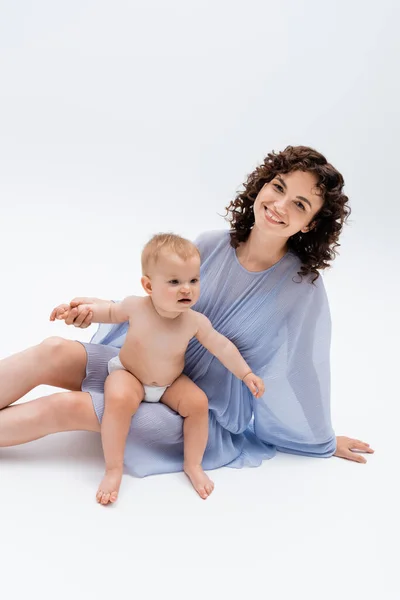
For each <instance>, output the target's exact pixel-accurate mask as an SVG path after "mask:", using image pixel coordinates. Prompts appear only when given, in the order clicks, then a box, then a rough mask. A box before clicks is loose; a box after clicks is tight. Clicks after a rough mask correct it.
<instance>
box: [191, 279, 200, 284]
mask: <svg viewBox="0 0 400 600" xmlns="http://www.w3.org/2000/svg"><path fill="white" fill-rule="evenodd" d="M198 281H199V280H198V279H192V281H191V282H190V283H197V282H198Z"/></svg>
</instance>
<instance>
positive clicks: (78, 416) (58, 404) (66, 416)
mask: <svg viewBox="0 0 400 600" xmlns="http://www.w3.org/2000/svg"><path fill="white" fill-rule="evenodd" d="M47 400H48V402H47V405H46V408H45V409H44V412H45V413H46V415H47V417H48V418H49V419H51V420H52V421H53V422H54V424H55V426H56V431H74V430H86V431H100V423H99V421H98V419H97V416H96V413H95V411H94V408H93V403H92V399H91V398H90V395H89V394H88V393H85V392H60V393H58V394H52V395H51V396H48V397H47ZM44 416H45V415H44Z"/></svg>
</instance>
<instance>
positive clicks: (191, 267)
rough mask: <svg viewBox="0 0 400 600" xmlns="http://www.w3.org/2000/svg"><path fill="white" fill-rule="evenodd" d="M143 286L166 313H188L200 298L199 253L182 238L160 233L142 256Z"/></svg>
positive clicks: (147, 245) (149, 242)
mask: <svg viewBox="0 0 400 600" xmlns="http://www.w3.org/2000/svg"><path fill="white" fill-rule="evenodd" d="M141 281H142V286H143V288H144V290H145V292H146V293H147V294H148V295H149V296H151V298H152V300H153V304H155V305H156V306H157V307H158V308H159V309H161V310H162V311H164V312H167V313H174V314H176V313H180V312H185V311H186V310H187V309H188V308H191V307H192V306H193V304H195V302H197V300H198V298H199V295H200V253H199V251H198V249H197V248H196V246H195V245H194V244H193V243H192V242H190V241H189V240H186V239H184V238H182V237H180V236H179V235H174V234H172V233H159V234H157V235H154V236H153V237H152V238H151V240H150V241H148V242H147V244H146V245H145V247H144V248H143V252H142V280H141Z"/></svg>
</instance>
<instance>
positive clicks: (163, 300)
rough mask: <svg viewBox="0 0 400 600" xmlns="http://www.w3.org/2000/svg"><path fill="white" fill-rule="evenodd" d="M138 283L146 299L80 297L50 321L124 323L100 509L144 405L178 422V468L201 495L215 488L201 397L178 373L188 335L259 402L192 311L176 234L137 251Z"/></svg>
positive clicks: (257, 391) (242, 371)
mask: <svg viewBox="0 0 400 600" xmlns="http://www.w3.org/2000/svg"><path fill="white" fill-rule="evenodd" d="M142 273H143V276H142V279H141V283H142V286H143V288H144V291H145V292H146V296H143V297H142V296H129V297H128V298H125V299H124V300H122V302H118V303H114V302H111V301H110V302H107V301H104V300H97V299H92V298H80V299H77V300H75V301H72V302H71V304H70V305H65V304H64V305H60V306H58V307H56V308H55V309H54V310H53V312H52V313H51V315H50V320H52V321H54V320H55V319H64V320H65V319H66V318H67V316H68V313H69V310H71V308H72V307H73V306H78V310H81V311H82V310H87V309H88V308H89V309H90V311H91V313H92V322H94V323H122V322H125V321H129V328H128V331H127V334H126V338H125V342H124V344H123V346H122V347H121V349H120V352H119V355H117V356H115V357H114V358H112V359H111V360H110V361H109V363H108V372H109V375H108V377H107V379H106V382H105V385H104V402H105V408H104V415H103V419H102V423H101V436H102V444H103V450H104V458H105V475H104V478H103V480H102V481H101V483H100V486H99V489H98V491H97V495H96V499H97V501H98V502H99V503H100V504H104V505H105V504H108V503H110V502H111V503H112V502H115V501H116V500H117V497H118V492H119V487H120V484H121V479H122V474H123V459H124V450H125V442H126V438H127V435H128V431H129V427H130V423H131V418H132V416H133V415H134V414H135V412H136V410H137V409H138V406H139V404H140V403H141V402H142V401H143V400H144V401H147V402H159V401H160V402H163V403H164V404H166V405H167V406H169V407H170V408H172V410H174V411H175V412H177V413H179V414H180V415H181V416H182V417H183V418H184V424H183V438H184V471H185V473H186V475H187V476H188V477H189V479H190V481H191V482H192V485H193V487H194V489H195V490H196V491H197V493H198V494H199V495H200V497H201V498H203V499H206V498H207V497H208V496H209V495H210V494H211V492H212V491H213V489H214V484H213V482H212V481H211V480H210V479H209V477H208V476H207V475H206V473H205V472H204V471H203V469H202V460H203V454H204V451H205V448H206V444H207V438H208V399H207V397H206V395H205V394H204V392H203V391H202V390H201V389H200V388H199V387H198V386H197V385H196V384H195V383H193V381H191V380H190V379H189V378H188V377H186V375H183V374H182V371H183V368H184V359H185V352H186V349H187V346H188V343H189V341H190V340H191V338H193V337H196V338H197V340H198V341H199V342H200V343H201V344H202V345H203V346H204V347H205V348H207V350H208V351H209V352H211V353H212V354H213V355H214V356H216V357H217V358H218V359H219V360H220V361H221V363H222V364H223V365H224V366H225V367H226V368H227V369H229V370H230V371H231V372H232V373H233V374H234V375H235V376H236V377H238V378H239V379H241V380H242V381H243V382H244V384H245V385H246V386H247V387H248V388H249V389H250V391H251V392H252V394H253V395H254V396H255V397H256V398H259V397H260V396H262V394H263V393H264V383H263V381H262V379H260V378H259V377H257V376H256V375H254V373H252V371H251V369H250V367H249V366H248V364H247V363H246V361H245V360H244V359H243V357H242V356H241V354H240V353H239V351H238V349H237V348H236V346H235V345H234V344H233V343H232V342H230V341H229V340H228V339H227V338H226V337H224V336H223V335H221V334H220V333H218V332H217V331H216V330H215V329H214V328H213V327H212V325H211V322H210V321H209V320H208V319H207V317H205V316H204V315H202V314H201V313H198V312H196V311H195V310H192V306H193V305H194V304H195V303H196V302H197V300H198V298H199V295H200V281H199V278H200V255H199V251H198V250H197V248H196V246H194V244H192V243H191V242H189V241H188V240H185V239H183V238H181V237H179V236H177V235H173V234H158V235H155V236H154V237H152V238H151V240H150V241H149V242H148V243H147V244H146V246H145V247H144V249H143V252H142Z"/></svg>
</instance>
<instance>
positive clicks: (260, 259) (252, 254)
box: [236, 228, 288, 271]
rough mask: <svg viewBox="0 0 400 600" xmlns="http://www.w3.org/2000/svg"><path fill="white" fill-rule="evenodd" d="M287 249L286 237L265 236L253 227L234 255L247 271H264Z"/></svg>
mask: <svg viewBox="0 0 400 600" xmlns="http://www.w3.org/2000/svg"><path fill="white" fill-rule="evenodd" d="M287 250H288V248H287V240H286V239H284V238H279V237H276V238H274V237H266V236H265V235H260V233H259V232H258V231H257V230H256V229H254V228H253V229H252V230H251V231H250V235H249V237H248V238H247V240H246V241H245V242H242V243H241V244H240V245H239V247H238V248H237V249H236V256H237V258H238V260H239V262H240V264H241V265H242V266H243V267H244V268H245V269H247V270H248V271H265V270H266V269H269V268H270V267H272V266H273V265H275V264H276V263H277V262H278V261H279V260H280V259H281V258H282V257H283V256H284V255H285V254H286V252H287Z"/></svg>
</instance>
